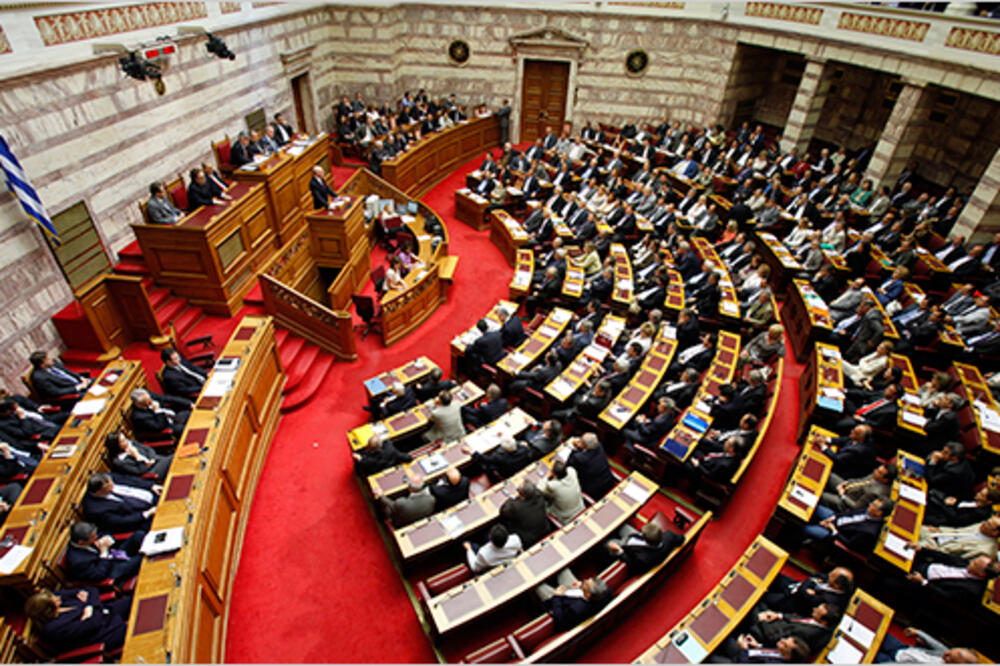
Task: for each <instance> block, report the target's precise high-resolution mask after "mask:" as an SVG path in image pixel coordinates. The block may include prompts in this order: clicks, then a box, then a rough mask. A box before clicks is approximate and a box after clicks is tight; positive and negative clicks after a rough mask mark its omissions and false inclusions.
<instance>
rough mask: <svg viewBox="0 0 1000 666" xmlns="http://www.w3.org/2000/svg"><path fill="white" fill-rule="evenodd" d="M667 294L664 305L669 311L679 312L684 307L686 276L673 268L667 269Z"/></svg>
mask: <svg viewBox="0 0 1000 666" xmlns="http://www.w3.org/2000/svg"><path fill="white" fill-rule="evenodd" d="M667 278H668V279H669V282H668V283H667V296H666V298H664V299H663V307H665V308H666V309H667V310H668V311H671V312H675V313H678V312H680V311H681V310H683V309H684V304H685V299H686V297H685V295H684V278H682V277H681V274H680V273H678V272H677V271H675V270H674V269H673V268H668V269H667Z"/></svg>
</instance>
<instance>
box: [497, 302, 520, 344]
mask: <svg viewBox="0 0 1000 666" xmlns="http://www.w3.org/2000/svg"><path fill="white" fill-rule="evenodd" d="M500 315H501V317H502V318H503V327H501V329H500V334H501V336H502V337H503V345H504V347H516V346H518V345H519V344H521V343H522V342H524V338H525V337H526V336H525V334H524V325H523V324H522V323H521V318H520V317H518V316H517V313H516V312H513V313H510V312H507V311H506V310H505V311H503V312H502V313H500Z"/></svg>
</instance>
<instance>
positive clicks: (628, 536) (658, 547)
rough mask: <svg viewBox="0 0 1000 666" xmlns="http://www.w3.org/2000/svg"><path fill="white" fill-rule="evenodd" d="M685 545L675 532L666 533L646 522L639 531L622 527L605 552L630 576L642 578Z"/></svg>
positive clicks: (657, 526) (627, 525) (629, 526)
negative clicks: (619, 563) (615, 559)
mask: <svg viewBox="0 0 1000 666" xmlns="http://www.w3.org/2000/svg"><path fill="white" fill-rule="evenodd" d="M683 543H684V537H683V536H681V535H680V534H677V533H676V532H671V531H669V530H668V531H666V532H664V531H663V529H661V528H660V526H659V525H657V524H656V523H654V522H653V521H649V522H647V523H646V524H645V525H643V526H642V529H641V530H637V529H635V528H634V527H632V526H631V525H629V524H628V523H625V524H624V525H622V526H621V528H620V529H619V530H618V538H617V539H612V540H610V541H608V543H607V548H608V552H609V553H610V554H611V556H612V557H615V558H617V559H619V560H621V561H622V562H624V563H625V566H627V567H628V573H629V575H630V576H641V575H642V574H644V573H646V572H647V571H649V570H650V569H652V568H653V567H655V566H656V565H658V564H659V563H660V562H662V561H663V560H665V559H667V555H669V554H670V553H671V552H673V551H674V550H675V549H676V548H679V547H680V546H681V545H682V544H683Z"/></svg>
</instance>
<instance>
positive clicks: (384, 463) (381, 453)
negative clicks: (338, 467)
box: [351, 434, 412, 476]
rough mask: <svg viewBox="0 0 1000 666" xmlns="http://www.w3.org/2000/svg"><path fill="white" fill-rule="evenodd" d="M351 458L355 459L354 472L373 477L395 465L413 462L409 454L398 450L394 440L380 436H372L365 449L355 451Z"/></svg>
mask: <svg viewBox="0 0 1000 666" xmlns="http://www.w3.org/2000/svg"><path fill="white" fill-rule="evenodd" d="M351 457H352V458H354V471H355V472H357V473H358V474H360V475H361V476H371V475H372V474H377V473H378V472H381V471H382V470H384V469H388V468H390V467H392V466H393V465H398V464H399V463H404V462H410V461H411V460H412V458H411V457H410V455H409V454H408V453H403V452H402V451H400V450H399V449H397V448H396V447H395V445H393V443H392V440H389V439H385V440H383V439H382V437H381V435H378V434H375V435H372V436H371V437H370V438H369V439H368V443H367V444H366V445H365V447H364V448H362V449H358V450H357V451H355V452H354V453H353V454H351Z"/></svg>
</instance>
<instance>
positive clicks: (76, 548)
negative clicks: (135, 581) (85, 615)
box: [66, 521, 146, 586]
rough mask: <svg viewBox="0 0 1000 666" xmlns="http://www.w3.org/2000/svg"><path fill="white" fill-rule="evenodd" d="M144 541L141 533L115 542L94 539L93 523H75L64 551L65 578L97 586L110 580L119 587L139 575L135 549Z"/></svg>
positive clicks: (108, 537) (139, 561) (105, 537)
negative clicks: (96, 584)
mask: <svg viewBox="0 0 1000 666" xmlns="http://www.w3.org/2000/svg"><path fill="white" fill-rule="evenodd" d="M145 537H146V533H145V532H144V531H142V530H137V531H136V532H133V533H132V536H130V537H129V538H128V539H125V540H124V541H118V542H116V541H115V539H114V537H113V536H111V535H109V534H105V535H102V536H98V534H97V525H94V524H93V523H88V522H85V521H79V522H77V523H75V524H74V525H73V527H71V528H70V536H69V546H68V547H67V548H66V577H67V578H68V579H69V580H71V581H74V582H80V583H100V582H101V581H104V580H107V579H108V578H111V579H113V580H114V583H115V585H118V586H121V585H123V584H124V583H126V582H128V580H129V579H131V578H134V577H135V576H137V575H139V565H141V564H142V555H141V554H139V547H140V546H142V540H143V539H144V538H145Z"/></svg>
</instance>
